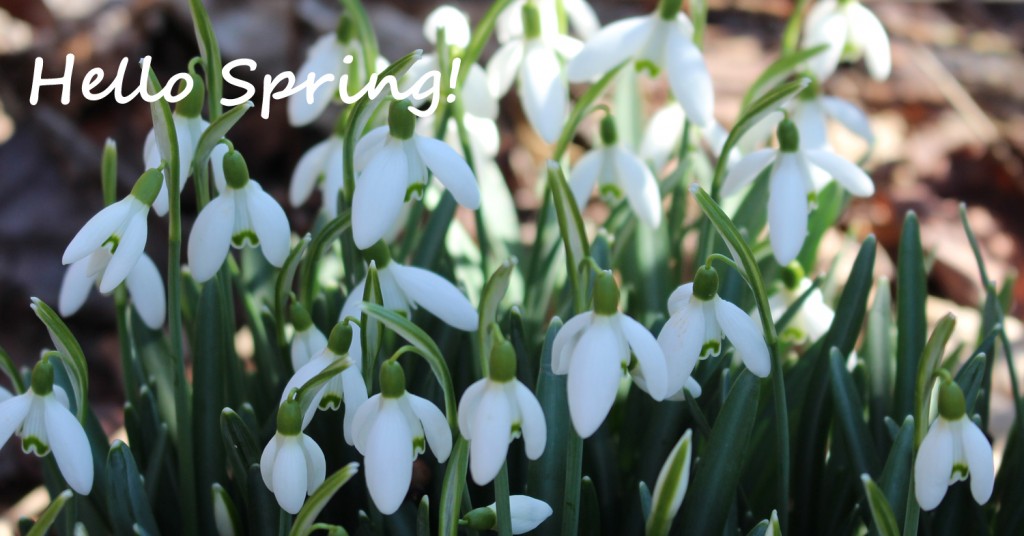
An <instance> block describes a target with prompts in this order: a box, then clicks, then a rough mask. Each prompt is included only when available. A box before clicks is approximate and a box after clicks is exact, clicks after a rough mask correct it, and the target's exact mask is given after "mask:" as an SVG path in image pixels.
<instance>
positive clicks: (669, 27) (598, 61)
mask: <svg viewBox="0 0 1024 536" xmlns="http://www.w3.org/2000/svg"><path fill="white" fill-rule="evenodd" d="M681 3H682V0H661V2H660V3H659V5H658V10H657V12H656V13H651V14H649V15H642V16H638V17H630V18H627V19H623V20H620V21H618V22H615V23H612V24H609V25H608V26H605V27H604V28H603V29H601V31H600V32H598V33H597V35H595V36H594V37H593V38H592V39H590V40H589V41H587V44H586V46H585V47H584V48H583V50H582V51H581V52H580V53H579V54H578V55H577V56H576V57H575V58H574V59H573V60H572V61H570V62H569V66H568V74H569V80H570V81H571V82H589V81H593V80H596V79H598V78H600V77H601V76H603V75H604V74H605V73H607V72H608V71H610V70H612V69H614V68H615V66H617V65H619V64H620V63H622V62H624V61H626V60H628V59H633V60H635V61H636V62H637V64H638V66H640V67H646V68H647V69H649V70H650V71H651V72H652V73H657V72H658V70H660V69H664V70H665V71H666V73H667V74H668V83H669V86H670V87H671V88H672V94H673V95H674V96H675V98H676V100H678V101H679V102H680V103H682V105H683V109H685V110H686V115H687V116H688V117H689V118H690V120H691V121H693V122H694V123H695V124H696V125H697V126H700V127H709V126H710V125H711V124H712V123H713V121H714V109H715V101H714V99H715V96H714V91H713V90H712V87H711V75H710V74H708V70H707V66H706V65H705V64H704V57H703V56H701V53H700V49H698V48H697V45H695V44H694V43H693V23H692V22H690V19H689V18H688V17H687V16H686V14H684V13H682V12H680V11H679V6H680V4H681Z"/></svg>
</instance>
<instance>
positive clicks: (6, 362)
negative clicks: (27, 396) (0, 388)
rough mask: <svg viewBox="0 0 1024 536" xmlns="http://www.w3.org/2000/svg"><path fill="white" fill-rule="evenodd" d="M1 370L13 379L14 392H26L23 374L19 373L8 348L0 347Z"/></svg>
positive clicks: (17, 393) (18, 393)
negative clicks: (8, 353) (8, 352)
mask: <svg viewBox="0 0 1024 536" xmlns="http://www.w3.org/2000/svg"><path fill="white" fill-rule="evenodd" d="M0 372H3V373H4V375H5V376H7V377H8V378H9V379H10V380H11V385H13V386H14V394H16V395H20V394H21V393H24V392H25V383H24V382H23V381H22V378H21V374H18V369H17V367H15V366H14V361H11V356H9V355H7V350H4V349H3V347H0Z"/></svg>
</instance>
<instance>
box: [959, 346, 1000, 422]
mask: <svg viewBox="0 0 1024 536" xmlns="http://www.w3.org/2000/svg"><path fill="white" fill-rule="evenodd" d="M992 335H993V336H994V335H995V332H993V333H992ZM987 360H988V358H987V356H986V355H985V354H983V353H982V354H976V355H975V356H974V357H972V358H970V359H969V360H968V361H967V363H964V366H963V367H961V368H960V371H959V372H957V373H956V377H955V379H956V383H957V384H959V385H960V388H961V389H963V392H964V401H965V402H966V403H967V406H966V408H965V409H966V410H967V414H968V415H973V414H974V412H975V411H974V406H975V404H976V403H977V401H978V395H979V393H980V391H981V389H982V381H984V379H985V362H986V361H987Z"/></svg>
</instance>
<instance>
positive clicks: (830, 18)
mask: <svg viewBox="0 0 1024 536" xmlns="http://www.w3.org/2000/svg"><path fill="white" fill-rule="evenodd" d="M808 28H809V29H808V32H807V35H806V38H805V42H806V44H805V45H804V48H806V49H809V48H814V47H817V46H819V45H826V46H827V48H826V49H825V50H824V51H823V52H820V53H818V54H817V55H816V56H814V57H813V58H811V59H809V60H808V61H807V67H808V69H810V70H811V72H812V73H814V75H815V76H817V77H818V79H819V80H824V79H826V78H828V77H829V76H831V75H832V73H833V72H835V70H836V66H838V65H839V59H840V58H841V57H842V55H843V47H844V46H845V44H846V36H847V30H848V28H849V24H848V23H847V19H846V17H845V16H844V15H843V14H842V13H838V12H835V11H833V12H832V13H830V14H828V15H824V16H822V17H821V20H820V21H818V22H817V24H815V25H814V26H808Z"/></svg>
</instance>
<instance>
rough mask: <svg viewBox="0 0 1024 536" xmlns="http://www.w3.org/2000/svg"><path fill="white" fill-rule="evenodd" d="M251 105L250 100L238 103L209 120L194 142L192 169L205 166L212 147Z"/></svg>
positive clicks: (243, 115) (226, 133)
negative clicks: (194, 151)
mask: <svg viewBox="0 0 1024 536" xmlns="http://www.w3.org/2000/svg"><path fill="white" fill-rule="evenodd" d="M252 107H253V103H252V101H249V102H246V103H244V104H239V105H238V106H235V107H234V108H232V109H231V110H229V111H228V113H226V114H224V115H222V116H220V117H218V118H217V119H214V120H213V121H211V122H210V126H209V127H207V128H206V130H204V131H203V135H202V136H200V137H199V141H198V143H197V144H196V153H195V156H194V157H193V159H192V168H193V169H203V168H205V167H206V163H207V162H208V161H209V160H210V153H211V152H213V148H214V147H216V146H217V144H218V143H220V140H221V139H223V138H224V137H225V136H227V135H228V132H229V131H230V130H231V128H232V127H234V126H235V125H236V124H238V122H239V121H241V119H242V118H243V117H245V113H246V112H248V111H249V110H250V109H251V108H252Z"/></svg>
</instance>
